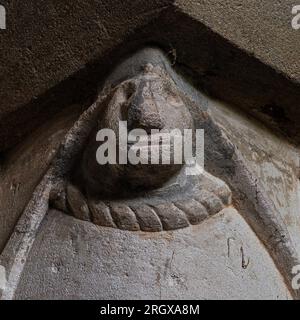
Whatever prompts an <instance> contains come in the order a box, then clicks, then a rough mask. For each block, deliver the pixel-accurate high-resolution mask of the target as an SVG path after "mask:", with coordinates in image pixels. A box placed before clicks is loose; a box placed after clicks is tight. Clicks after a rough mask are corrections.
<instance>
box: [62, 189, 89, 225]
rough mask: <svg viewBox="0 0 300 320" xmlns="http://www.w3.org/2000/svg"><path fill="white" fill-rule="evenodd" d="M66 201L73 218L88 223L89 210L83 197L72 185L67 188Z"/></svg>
mask: <svg viewBox="0 0 300 320" xmlns="http://www.w3.org/2000/svg"><path fill="white" fill-rule="evenodd" d="M67 201H68V204H69V207H70V209H71V211H72V213H73V215H74V217H75V218H77V219H81V220H85V221H90V209H89V206H88V204H87V202H86V200H85V197H84V196H83V194H82V193H81V192H80V191H79V190H78V189H77V188H76V187H75V186H73V185H72V184H68V186H67Z"/></svg>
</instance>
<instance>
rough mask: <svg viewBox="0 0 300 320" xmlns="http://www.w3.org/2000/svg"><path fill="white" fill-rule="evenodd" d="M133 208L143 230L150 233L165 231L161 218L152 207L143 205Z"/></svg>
mask: <svg viewBox="0 0 300 320" xmlns="http://www.w3.org/2000/svg"><path fill="white" fill-rule="evenodd" d="M131 208H132V210H133V211H134V212H135V214H136V217H137V220H138V222H139V224H140V228H141V230H143V231H149V232H157V231H162V230H163V227H162V224H161V221H160V219H159V217H158V216H157V214H156V213H155V211H154V210H153V209H152V208H151V207H149V206H147V205H145V204H142V205H138V206H134V207H131Z"/></svg>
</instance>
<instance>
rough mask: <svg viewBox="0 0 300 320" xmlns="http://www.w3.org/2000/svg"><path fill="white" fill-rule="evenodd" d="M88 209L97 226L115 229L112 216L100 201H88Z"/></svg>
mask: <svg viewBox="0 0 300 320" xmlns="http://www.w3.org/2000/svg"><path fill="white" fill-rule="evenodd" d="M89 207H90V210H91V214H92V219H93V222H94V223H95V224H97V225H99V226H104V227H112V228H115V227H116V224H115V223H114V221H113V219H112V216H111V214H110V210H109V207H108V206H106V205H105V204H104V203H103V202H102V201H97V200H89Z"/></svg>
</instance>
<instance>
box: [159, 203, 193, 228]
mask: <svg viewBox="0 0 300 320" xmlns="http://www.w3.org/2000/svg"><path fill="white" fill-rule="evenodd" d="M154 210H155V212H156V213H157V215H158V216H159V218H160V220H161V222H162V225H163V228H164V230H175V229H180V228H186V227H188V226H189V222H188V220H187V217H186V215H185V213H184V212H183V211H181V210H180V209H178V208H177V207H176V206H175V205H174V204H173V203H164V204H159V205H156V206H155V207H154Z"/></svg>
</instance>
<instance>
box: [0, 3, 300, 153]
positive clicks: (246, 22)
mask: <svg viewBox="0 0 300 320" xmlns="http://www.w3.org/2000/svg"><path fill="white" fill-rule="evenodd" d="M2 4H3V5H5V6H6V8H7V13H8V17H7V23H8V28H7V30H1V32H0V39H1V51H0V60H1V61H2V63H1V66H0V73H1V75H2V76H1V79H0V87H1V91H0V150H3V149H6V148H10V147H11V146H12V145H14V144H15V143H16V142H17V141H20V137H21V136H22V135H23V134H25V133H28V132H30V130H31V129H32V128H33V127H34V126H35V125H36V124H39V123H41V122H43V121H45V120H46V119H47V117H48V116H49V115H50V114H53V113H55V112H56V111H57V110H60V109H62V108H64V107H65V106H66V105H68V104H69V103H70V102H75V101H76V102H82V101H83V100H84V98H85V97H87V96H91V95H93V93H94V92H95V88H96V83H98V81H99V79H102V78H103V76H104V74H105V73H106V72H107V70H108V69H109V68H110V66H111V65H112V63H113V61H115V60H116V59H117V58H118V57H120V56H121V55H122V54H124V53H126V52H129V51H131V50H132V49H135V48H137V47H140V46H142V45H144V44H145V43H149V42H151V43H155V44H157V45H159V46H161V47H163V48H165V49H166V51H170V49H173V50H172V54H171V53H170V56H171V57H172V59H173V60H174V63H175V62H176V63H177V64H181V65H182V66H183V67H185V68H186V69H187V70H186V71H187V72H188V73H191V70H192V71H193V73H194V75H193V78H194V82H195V83H196V84H197V85H199V86H202V87H203V88H205V89H206V90H208V91H209V92H210V93H211V94H212V95H215V96H217V97H220V98H222V99H226V100H227V101H229V102H233V103H235V104H237V105H239V106H240V107H241V108H244V109H245V110H247V111H248V112H251V113H253V114H255V115H256V116H257V117H259V118H261V119H263V120H264V121H265V122H266V123H268V124H270V125H271V126H272V127H273V128H275V129H276V130H280V131H281V132H284V133H285V134H286V135H288V136H289V137H290V138H291V139H293V140H295V141H297V142H299V141H300V135H299V119H300V111H299V107H298V105H299V100H300V90H299V81H300V68H299V59H298V57H297V56H298V52H299V41H298V38H299V31H296V30H293V29H292V28H291V18H292V15H291V8H292V5H294V4H295V3H294V2H293V1H292V0H284V1H283V0H282V1H280V0H278V1H269V0H262V1H259V3H257V2H256V3H255V4H254V3H253V2H249V1H246V0H233V1H229V0H227V1H221V0H212V1H207V0H202V1H196V0H189V1H181V0H178V1H173V0H165V1H155V0H153V1H142V0H139V1H129V0H128V1H114V2H113V3H112V2H111V1H108V0H106V1H105V0H102V1H94V0H88V1H84V3H83V2H82V1H79V0H74V1H72V4H71V5H70V4H67V3H59V2H55V3H53V2H49V1H45V0H43V1H39V3H35V2H34V1H26V3H21V2H19V3H17V2H12V1H7V0H3V1H2ZM124 44H125V45H124ZM118 45H120V46H119V47H118ZM172 55H173V56H172ZM24 124H26V125H24Z"/></svg>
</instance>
